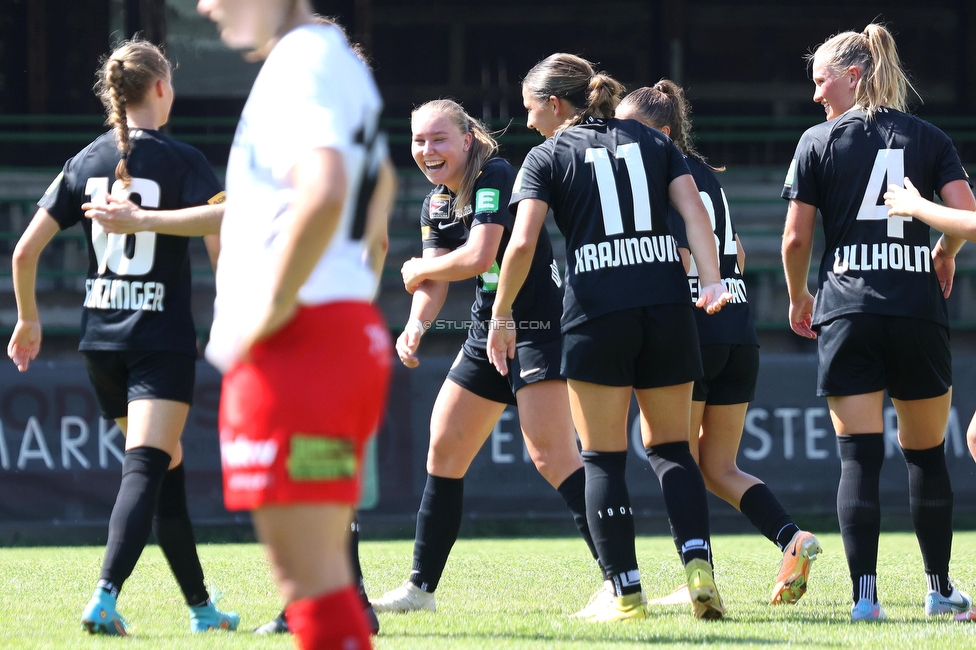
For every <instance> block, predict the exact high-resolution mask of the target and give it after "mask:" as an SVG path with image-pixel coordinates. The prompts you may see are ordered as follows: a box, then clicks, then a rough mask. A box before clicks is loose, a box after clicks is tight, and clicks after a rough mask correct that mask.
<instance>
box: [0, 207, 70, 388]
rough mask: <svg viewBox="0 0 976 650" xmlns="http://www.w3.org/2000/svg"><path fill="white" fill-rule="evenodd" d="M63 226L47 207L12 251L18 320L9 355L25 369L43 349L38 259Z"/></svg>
mask: <svg viewBox="0 0 976 650" xmlns="http://www.w3.org/2000/svg"><path fill="white" fill-rule="evenodd" d="M59 230H60V227H59V226H58V222H57V221H55V220H54V219H53V218H52V217H51V215H50V214H49V213H48V211H47V210H45V209H44V208H41V209H40V210H38V211H37V212H36V213H35V214H34V218H33V219H31V222H30V224H28V226H27V230H26V231H25V232H24V234H23V236H21V238H20V241H18V242H17V246H16V248H14V254H13V260H12V262H13V276H14V295H15V296H16V299H17V324H16V325H15V326H14V332H13V334H11V336H10V342H9V343H8V344H7V356H8V357H10V359H11V360H12V361H13V362H14V365H16V366H17V370H19V371H20V372H24V371H26V370H27V368H28V366H29V365H30V362H31V361H32V360H34V359H35V358H36V357H37V353H38V352H40V351H41V321H40V316H39V315H38V313H37V298H36V296H35V293H34V289H35V286H36V283H37V261H38V259H40V257H41V252H42V251H43V250H44V248H45V247H46V246H47V245H48V243H49V242H50V241H51V239H53V238H54V236H55V235H56V234H58V231H59Z"/></svg>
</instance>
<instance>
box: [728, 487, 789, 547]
mask: <svg viewBox="0 0 976 650" xmlns="http://www.w3.org/2000/svg"><path fill="white" fill-rule="evenodd" d="M739 512H741V513H742V514H743V515H745V516H746V519H748V520H749V521H750V522H752V525H753V526H755V527H756V530H758V531H759V532H760V533H762V534H763V536H765V537H766V539H768V540H769V541H771V542H772V543H773V544H776V546H778V547H779V550H781V551H782V550H783V549H785V548H786V545H787V544H789V543H790V540H792V539H793V536H794V535H796V534H797V533H798V532H799V531H800V527H799V526H797V525H796V524H795V523H793V518H792V517H790V513H788V512H786V508H784V507H783V504H782V503H780V502H779V499H777V498H776V495H775V494H773V492H772V490H770V489H769V488H768V487H766V484H765V483H758V484H756V485H753V486H752V487H751V488H749V489H748V490H746V491H745V493H743V495H742V498H741V499H739Z"/></svg>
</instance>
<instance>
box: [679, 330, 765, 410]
mask: <svg viewBox="0 0 976 650" xmlns="http://www.w3.org/2000/svg"><path fill="white" fill-rule="evenodd" d="M701 355H702V366H703V367H704V369H705V376H704V377H702V378H701V379H699V380H697V381H695V388H694V390H693V391H692V397H691V399H692V400H694V401H696V402H705V403H706V404H712V405H715V406H725V405H728V404H745V403H748V402H751V401H752V400H753V398H755V397H756V379H757V378H758V377H759V346H758V345H728V344H725V343H716V344H714V345H703V346H701Z"/></svg>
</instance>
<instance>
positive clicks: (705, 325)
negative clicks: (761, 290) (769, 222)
mask: <svg viewBox="0 0 976 650" xmlns="http://www.w3.org/2000/svg"><path fill="white" fill-rule="evenodd" d="M685 162H686V163H688V169H690V170H691V175H692V177H693V178H694V179H695V184H696V185H697V186H698V193H699V194H700V195H701V198H702V203H704V204H705V209H706V210H707V211H708V217H709V219H710V220H711V222H712V233H713V234H714V236H715V248H716V250H717V252H718V262H719V270H720V271H721V273H722V284H724V285H725V289H726V290H727V291H728V292H729V293H730V294H732V299H731V300H729V301H728V303H726V305H725V306H724V307H722V311H720V312H718V313H716V314H712V315H708V314H707V313H705V310H704V309H696V310H695V318H696V321H697V324H698V341H699V342H700V343H701V344H702V345H712V344H727V345H759V339H758V338H757V337H756V326H755V324H754V323H753V321H752V312H751V311H750V310H749V297H748V294H747V293H746V283H745V282H744V281H743V279H742V270H741V269H740V268H739V258H738V251H739V249H738V247H737V246H736V243H735V226H734V225H733V224H732V216H731V214H730V213H729V202H728V199H727V198H726V197H725V190H723V189H722V184H721V183H719V181H718V177H717V176H716V175H715V172H713V171H712V170H711V169H710V168H709V167H708V165H706V164H705V163H703V162H701V161H700V160H696V159H695V158H691V157H688V156H685ZM669 219H670V226H671V233H672V234H673V235H674V240H675V242H677V244H678V247H679V248H687V249H689V250H690V249H691V246H689V244H688V234H687V231H686V230H685V220H684V219H682V218H681V215H680V214H678V211H677V210H675V208H674V206H671V207H670V215H669ZM688 287H689V288H690V289H691V300H692V302H697V300H698V296H699V292H700V291H701V285H700V284H699V278H698V268H697V266H696V265H695V258H694V257H692V258H691V268H690V269H689V270H688Z"/></svg>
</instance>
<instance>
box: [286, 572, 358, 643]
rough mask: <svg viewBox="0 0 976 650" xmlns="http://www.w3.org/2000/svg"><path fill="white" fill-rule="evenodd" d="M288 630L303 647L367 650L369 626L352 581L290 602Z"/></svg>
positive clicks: (287, 610) (287, 609)
mask: <svg viewBox="0 0 976 650" xmlns="http://www.w3.org/2000/svg"><path fill="white" fill-rule="evenodd" d="M285 611H286V612H287V619H288V630H289V631H290V632H291V633H292V634H293V635H294V637H295V640H296V642H297V645H298V647H299V648H301V649H302V650H368V648H369V647H370V643H369V629H368V628H367V627H366V619H365V618H364V617H363V606H362V603H360V601H359V596H357V595H356V589H355V587H353V586H352V585H350V586H348V587H345V588H343V589H340V590H339V591H333V592H331V593H327V594H323V595H320V596H316V597H312V598H301V599H299V600H296V601H295V602H293V603H291V604H289V605H288V606H287V607H286V608H285Z"/></svg>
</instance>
